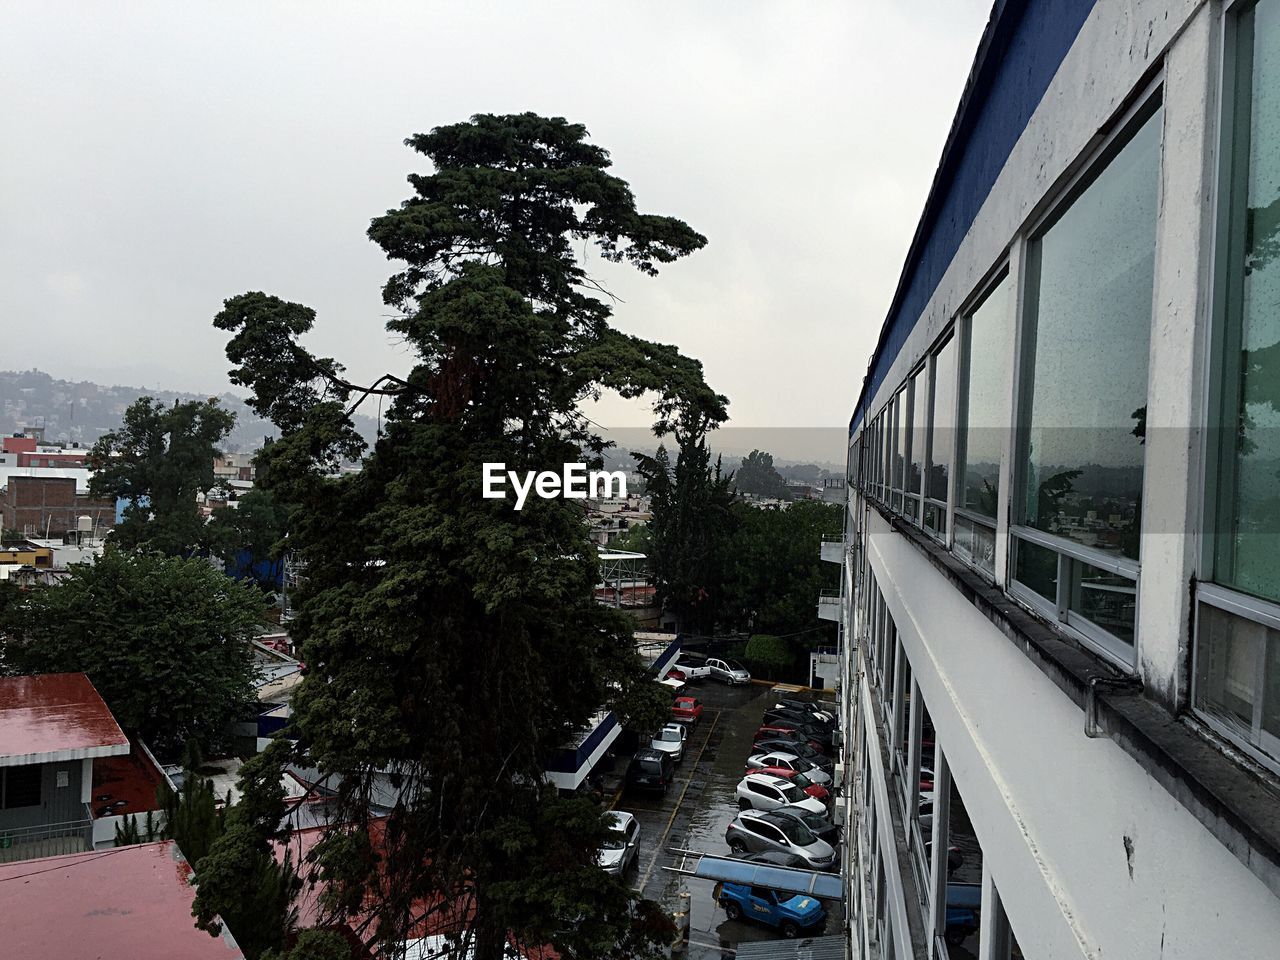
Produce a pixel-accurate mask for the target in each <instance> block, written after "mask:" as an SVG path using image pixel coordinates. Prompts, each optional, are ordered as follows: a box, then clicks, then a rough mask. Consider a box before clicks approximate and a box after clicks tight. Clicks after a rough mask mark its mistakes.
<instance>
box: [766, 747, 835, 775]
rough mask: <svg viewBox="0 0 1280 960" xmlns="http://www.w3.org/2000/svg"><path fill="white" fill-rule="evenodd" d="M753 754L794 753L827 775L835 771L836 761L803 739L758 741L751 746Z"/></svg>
mask: <svg viewBox="0 0 1280 960" xmlns="http://www.w3.org/2000/svg"><path fill="white" fill-rule="evenodd" d="M751 752H752V753H766V752H767V753H794V754H795V755H796V756H797V757H800V759H802V760H808V761H809V762H810V763H812V764H813V765H814V766H816V767H820V768H822V769H823V770H825V771H826V772H827V773H832V772H833V771H834V770H835V761H834V760H833V759H831V757H828V756H826V755H825V754H823V753H822V752H821V751H818V750H815V749H814V748H813V747H811V746H809V744H808V742H807V741H805V740H803V738H796V739H792V740H781V739H778V740H757V741H756V742H755V743H754V744H752V746H751Z"/></svg>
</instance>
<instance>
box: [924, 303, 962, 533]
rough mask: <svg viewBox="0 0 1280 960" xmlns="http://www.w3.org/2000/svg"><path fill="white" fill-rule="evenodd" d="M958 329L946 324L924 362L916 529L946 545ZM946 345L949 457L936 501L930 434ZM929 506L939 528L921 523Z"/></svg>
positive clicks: (953, 452)
mask: <svg viewBox="0 0 1280 960" xmlns="http://www.w3.org/2000/svg"><path fill="white" fill-rule="evenodd" d="M958 336H959V330H958V326H957V324H956V323H954V322H953V323H950V324H948V325H947V327H946V329H945V330H943V332H942V334H941V335H940V336H939V337H938V338H937V339H936V340H935V341H934V342H933V346H932V347H931V348H930V350H929V356H928V359H927V361H926V366H925V370H926V372H927V374H928V378H929V380H928V388H927V389H928V412H927V414H926V418H925V428H924V456H923V458H922V461H921V467H920V528H921V529H922V530H924V532H925V533H927V534H928V535H929V536H931V537H933V539H935V540H938V541H941V542H942V544H943V545H944V546H949V545H950V537H951V504H952V502H953V492H954V489H955V486H954V484H953V482H952V480H953V472H954V470H955V462H956V434H957V431H956V423H955V420H956V410H957V408H958V405H959V403H958V396H957V395H958V392H959V379H960V352H959V350H960V342H959V340H958V339H957V338H958ZM947 347H955V348H956V353H955V369H954V371H953V374H952V375H953V377H954V379H955V382H954V383H952V385H951V386H952V390H951V396H950V397H946V398H943V400H944V402H946V403H950V405H951V416H952V426H951V457H950V460H949V461H948V463H947V489H946V491H945V492H944V494H943V496H945V497H946V500H945V501H942V500H938V499H937V498H935V497H931V496H929V477H930V475H931V473H932V471H933V467H934V463H935V461H934V453H935V451H936V449H937V445H936V444H935V443H934V435H935V430H936V427H937V414H938V400H939V398H938V357H939V356H940V355H941V354H942V351H943V350H945V349H947ZM930 507H932V508H933V510H934V516H935V517H941V520H942V524H941V528H940V529H936V528H931V527H930V526H929V524H928V523H926V522H925V512H926V511H927V510H928V509H929V508H930Z"/></svg>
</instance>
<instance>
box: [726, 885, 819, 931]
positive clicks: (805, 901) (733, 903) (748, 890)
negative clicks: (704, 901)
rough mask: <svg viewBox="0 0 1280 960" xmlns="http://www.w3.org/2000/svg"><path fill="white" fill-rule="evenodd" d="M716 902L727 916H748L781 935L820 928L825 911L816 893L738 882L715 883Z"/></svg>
mask: <svg viewBox="0 0 1280 960" xmlns="http://www.w3.org/2000/svg"><path fill="white" fill-rule="evenodd" d="M715 898H716V902H717V903H719V904H720V906H722V907H724V913H725V916H727V917H728V918H729V919H730V920H742V919H750V920H754V921H756V922H757V923H763V924H767V925H768V926H771V927H776V928H777V929H778V930H780V931H781V932H782V935H783V936H784V937H798V936H800V935H801V934H802V933H805V932H807V931H811V930H819V929H821V928H822V926H823V924H825V923H826V922H827V912H826V910H824V909H823V908H822V904H821V903H819V902H818V900H817V898H815V897H807V896H802V895H801V894H798V893H784V892H782V891H779V890H768V889H766V888H764V887H749V886H747V885H745V884H741V883H717V884H716V887H715Z"/></svg>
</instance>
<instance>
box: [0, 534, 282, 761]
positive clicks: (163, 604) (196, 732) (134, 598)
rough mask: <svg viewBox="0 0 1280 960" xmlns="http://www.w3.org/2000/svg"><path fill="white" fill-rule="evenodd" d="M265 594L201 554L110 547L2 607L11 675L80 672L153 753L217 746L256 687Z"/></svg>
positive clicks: (237, 717) (119, 720) (5, 644)
mask: <svg viewBox="0 0 1280 960" xmlns="http://www.w3.org/2000/svg"><path fill="white" fill-rule="evenodd" d="M263 612H264V611H263V603H262V598H261V594H260V593H258V592H256V591H254V590H252V589H250V588H248V587H244V586H241V585H239V584H237V583H235V582H234V581H232V580H229V579H227V578H226V577H225V576H223V575H222V574H221V573H219V572H218V571H217V570H214V569H213V568H212V567H211V566H210V565H209V564H208V562H207V561H205V560H202V559H182V558H180V557H163V556H160V555H158V554H146V553H137V554H135V553H130V552H128V551H124V550H119V549H109V550H108V551H107V552H106V553H105V554H104V555H103V556H102V557H101V558H99V559H98V561H97V562H96V563H92V564H77V565H75V566H73V567H71V570H70V572H69V574H68V575H67V577H66V579H65V580H63V581H62V583H60V584H59V585H57V586H37V587H35V588H34V589H33V590H31V591H30V592H28V593H25V594H23V595H22V598H21V600H20V601H18V602H15V603H10V604H9V605H7V606H6V607H5V608H4V610H3V614H2V616H3V626H4V628H5V629H4V634H5V639H4V640H3V657H2V658H0V659H2V661H3V662H4V663H5V665H6V667H7V669H9V670H10V671H12V672H15V673H66V672H76V671H82V672H84V673H86V674H88V675H89V679H90V680H91V681H92V682H93V685H94V686H95V687H96V688H97V690H98V692H99V693H100V694H102V698H103V699H104V700H105V701H106V703H107V706H108V707H110V708H111V712H112V713H113V714H114V715H115V718H116V720H117V721H118V722H119V723H120V725H121V726H123V727H124V728H125V729H126V730H129V731H131V732H133V733H137V734H139V735H141V736H142V737H143V739H145V740H146V741H147V742H148V743H150V744H152V745H153V746H155V747H156V748H158V749H160V750H173V749H179V748H181V746H182V744H183V743H185V742H186V741H187V740H188V739H191V738H195V739H197V740H199V741H200V742H201V743H203V744H206V745H208V744H211V743H218V742H221V741H222V740H223V739H224V737H225V731H226V729H227V725H228V724H229V723H231V722H232V721H234V720H238V719H240V717H241V716H242V715H243V711H244V709H245V707H246V706H247V705H248V704H249V703H250V701H251V699H252V693H253V679H254V669H253V661H252V653H251V648H250V645H249V643H248V640H249V638H250V637H252V636H253V635H254V634H255V633H256V628H257V626H258V624H259V622H260V621H261V620H262V615H263Z"/></svg>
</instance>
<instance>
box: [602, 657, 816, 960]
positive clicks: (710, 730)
mask: <svg viewBox="0 0 1280 960" xmlns="http://www.w3.org/2000/svg"><path fill="white" fill-rule="evenodd" d="M689 692H691V693H692V694H693V695H695V696H697V697H698V699H700V700H701V701H702V703H703V714H702V720H701V722H700V723H698V725H697V726H696V727H694V729H693V730H692V731H690V736H689V741H688V743H687V744H686V749H685V758H684V761H683V762H682V763H681V764H680V766H679V767H677V769H676V782H675V784H674V786H673V787H672V788H671V789H670V790H669V791H668V792H667V794H666V796H665V797H657V796H648V795H645V794H639V793H634V792H628V793H624V794H623V795H622V797H621V798H620V799H619V800H618V802H617V803H616V805H615V806H616V809H618V810H626V811H628V812H630V813H632V814H634V815H635V816H636V819H637V820H639V822H640V832H641V836H640V851H639V855H638V856H637V858H636V865H635V866H634V867H632V868H631V873H630V876H631V879H632V882H633V883H634V885H635V887H636V889H638V890H640V891H641V892H642V893H643V894H644V896H645V897H647V898H649V899H652V900H657V901H659V902H660V903H662V904H663V905H664V906H666V907H667V908H668V909H670V910H679V909H688V910H689V912H690V918H691V919H690V934H689V952H688V956H689V957H691V958H695V960H709V958H717V960H729V958H732V957H734V956H735V955H736V953H737V946H738V944H740V943H744V942H747V941H753V940H768V939H773V938H776V937H779V936H781V935H780V934H779V933H778V932H777V931H775V930H774V929H772V928H771V927H766V926H763V925H760V924H755V923H750V922H747V921H742V920H739V921H731V920H728V919H726V918H725V915H724V910H722V909H721V908H720V906H719V905H718V904H716V903H715V901H714V900H713V899H712V887H713V884H712V883H711V882H710V881H707V880H698V879H694V878H691V877H683V876H680V875H679V874H674V873H671V872H670V871H668V870H664V869H662V868H663V867H664V866H672V865H674V864H676V863H677V862H678V860H679V859H680V858H679V856H678V855H675V854H672V853H670V852H669V851H670V850H671V849H688V850H698V851H701V852H703V853H712V854H725V853H727V852H728V846H727V845H726V844H725V842H724V832H725V829H726V828H727V827H728V825H729V822H730V821H731V820H732V819H733V818H734V817H735V816H736V815H737V812H738V804H737V800H736V798H735V796H734V788H735V787H736V786H737V785H738V781H739V780H741V779H742V774H743V768H744V766H745V764H746V759H747V757H748V755H749V751H750V748H751V742H752V736H753V735H754V733H755V731H756V728H757V727H758V726H759V725H760V720H761V717H762V716H763V714H764V711H765V709H766V707H767V706H769V705H770V704H771V703H772V701H771V700H770V699H769V698H770V692H771V691H770V688H769V687H765V686H759V685H755V684H751V685H748V686H745V687H726V686H722V685H721V684H719V683H717V682H716V681H713V680H708V681H705V682H704V683H702V684H701V685H698V686H694V687H692V688H690V691H689ZM788 695H789V696H794V694H788ZM684 893H687V894H688V902H687V906H686V905H685V902H684V900H683V898H682V896H681V895H682V894H684ZM828 912H829V914H830V917H829V920H828V924H827V931H828V932H829V933H834V932H837V931H838V930H839V927H840V922H841V916H840V906H839V904H828Z"/></svg>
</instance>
